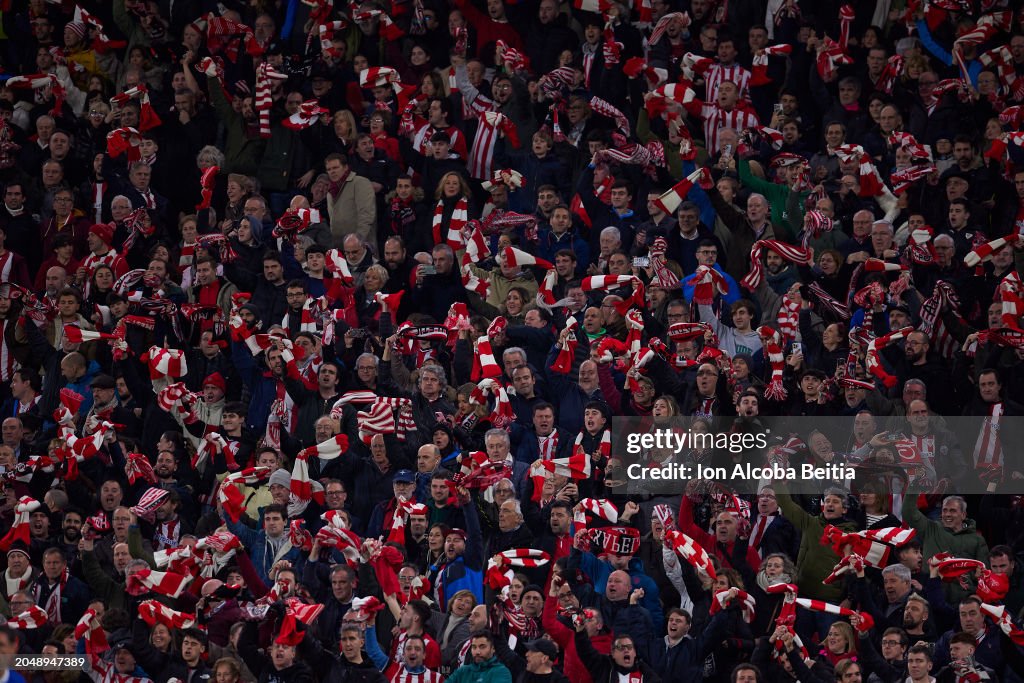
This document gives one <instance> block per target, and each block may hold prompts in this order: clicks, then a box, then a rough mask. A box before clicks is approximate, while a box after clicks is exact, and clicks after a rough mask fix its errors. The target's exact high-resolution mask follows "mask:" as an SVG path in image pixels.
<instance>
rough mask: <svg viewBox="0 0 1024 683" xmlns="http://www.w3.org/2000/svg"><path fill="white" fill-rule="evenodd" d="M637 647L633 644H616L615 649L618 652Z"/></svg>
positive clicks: (629, 650)
mask: <svg viewBox="0 0 1024 683" xmlns="http://www.w3.org/2000/svg"><path fill="white" fill-rule="evenodd" d="M635 649H636V648H634V647H633V646H632V645H616V646H615V651H616V652H632V651H633V650H635Z"/></svg>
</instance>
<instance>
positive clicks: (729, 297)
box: [683, 263, 742, 305]
mask: <svg viewBox="0 0 1024 683" xmlns="http://www.w3.org/2000/svg"><path fill="white" fill-rule="evenodd" d="M715 270H716V271H718V273H719V274H720V275H721V276H722V277H723V278H725V282H726V284H728V285H729V293H728V294H719V295H718V296H721V297H722V301H724V302H725V303H726V305H729V304H732V303H733V302H734V301H738V300H739V298H740V296H741V295H742V292H741V291H740V286H739V285H738V284H736V280H734V279H733V277H732V275H729V273H727V272H725V271H724V270H723V269H722V266H721V265H720V264H718V263H716V264H715ZM693 276H694V273H690V274H688V275H687V276H686V277H684V278H683V298H684V299H686V301H687V302H690V301H693V289H694V285H688V284H686V281H687V280H689V279H690V278H691V277H693Z"/></svg>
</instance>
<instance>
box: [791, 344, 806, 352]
mask: <svg viewBox="0 0 1024 683" xmlns="http://www.w3.org/2000/svg"><path fill="white" fill-rule="evenodd" d="M792 348H793V353H803V352H804V345H803V344H801V343H800V342H793V347H792Z"/></svg>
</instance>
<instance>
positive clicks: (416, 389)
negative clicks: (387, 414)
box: [359, 334, 455, 448]
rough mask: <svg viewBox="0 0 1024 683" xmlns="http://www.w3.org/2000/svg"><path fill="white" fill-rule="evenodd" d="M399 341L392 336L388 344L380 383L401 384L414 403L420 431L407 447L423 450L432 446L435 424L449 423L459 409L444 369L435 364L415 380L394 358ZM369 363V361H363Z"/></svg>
mask: <svg viewBox="0 0 1024 683" xmlns="http://www.w3.org/2000/svg"><path fill="white" fill-rule="evenodd" d="M397 340H398V335H397V334H395V335H392V336H391V337H389V338H388V339H387V342H386V343H385V344H384V354H383V357H382V359H381V360H382V361H383V362H382V363H381V365H380V367H379V368H378V372H379V373H380V376H379V378H378V380H377V381H378V382H381V383H390V382H391V381H392V379H393V380H394V383H395V384H396V385H397V386H396V389H397V392H396V393H397V394H401V395H404V396H405V397H407V398H409V399H411V400H412V415H413V421H414V422H415V423H416V426H417V427H418V430H417V431H416V432H415V433H413V434H409V435H408V439H409V440H408V442H407V444H406V445H407V446H408V447H410V448H419V447H420V446H421V445H423V444H425V443H429V442H430V441H431V438H432V436H433V434H432V432H433V429H434V425H435V424H437V423H438V422H441V421H447V419H448V417H449V416H451V415H454V414H455V406H453V405H452V404H451V402H450V401H449V400H448V394H447V388H448V379H447V376H446V375H445V371H444V368H442V367H441V366H440V365H437V364H435V363H433V362H430V363H428V364H426V365H423V366H422V367H421V368H419V374H418V377H417V379H416V381H415V383H414V382H413V380H412V375H411V373H410V372H409V369H408V368H407V367H406V366H405V362H404V359H403V358H402V356H401V355H393V351H392V349H393V348H394V346H395V344H396V342H397ZM359 362H360V363H363V364H368V361H366V360H362V361H359Z"/></svg>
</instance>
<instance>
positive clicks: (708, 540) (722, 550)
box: [679, 496, 761, 573]
mask: <svg viewBox="0 0 1024 683" xmlns="http://www.w3.org/2000/svg"><path fill="white" fill-rule="evenodd" d="M679 530H680V531H682V532H683V533H684V534H686V535H687V536H689V537H690V538H692V539H693V540H695V541H697V543H700V545H701V547H703V548H704V550H706V551H707V552H708V554H709V555H714V556H715V557H717V558H718V559H719V561H720V562H721V563H722V566H725V567H732V568H733V569H736V570H738V569H739V567H733V564H732V554H733V549H734V548H735V545H736V544H735V542H733V543H725V544H722V545H720V544H719V543H718V539H716V538H715V536H714V535H713V534H709V533H708V532H706V531H704V530H703V529H701V528H700V527H698V526H697V525H696V524H694V523H693V502H692V501H691V500H690V499H689V498H688V497H687V496H683V502H682V503H680V504H679ZM747 564H748V565H750V568H751V569H752V570H753V571H754V572H755V573H757V571H758V570H759V569H760V568H761V557H760V556H759V555H758V554H757V549H756V548H754V547H752V546H747Z"/></svg>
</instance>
